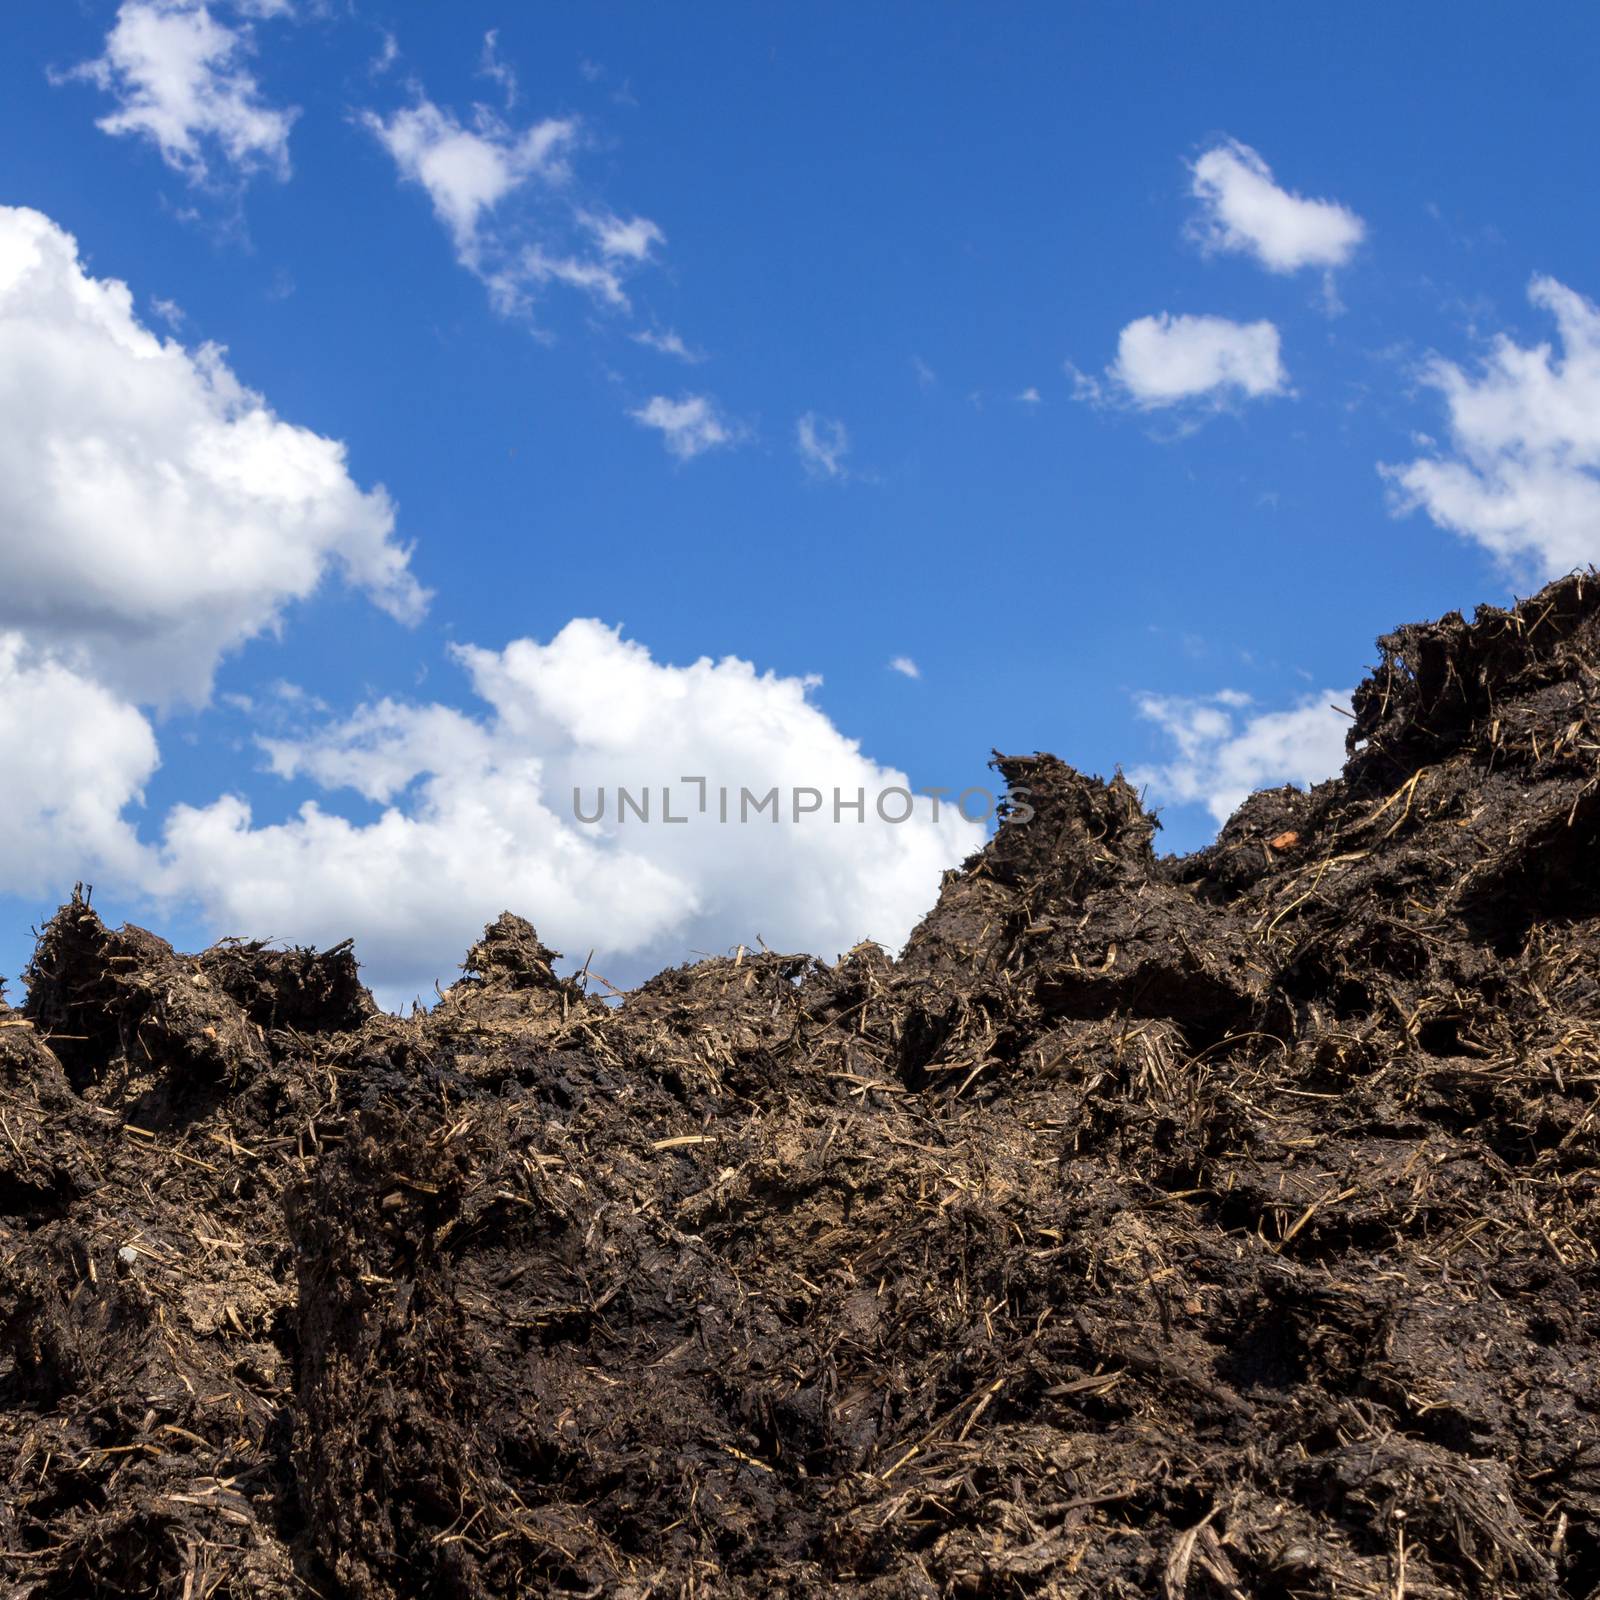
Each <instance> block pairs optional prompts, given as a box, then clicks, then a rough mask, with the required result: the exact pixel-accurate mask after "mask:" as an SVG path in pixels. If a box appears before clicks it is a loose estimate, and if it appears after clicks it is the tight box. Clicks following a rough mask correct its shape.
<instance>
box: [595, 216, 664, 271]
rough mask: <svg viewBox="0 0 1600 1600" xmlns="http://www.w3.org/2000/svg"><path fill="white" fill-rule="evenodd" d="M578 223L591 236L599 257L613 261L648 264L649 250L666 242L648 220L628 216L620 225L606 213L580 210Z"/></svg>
mask: <svg viewBox="0 0 1600 1600" xmlns="http://www.w3.org/2000/svg"><path fill="white" fill-rule="evenodd" d="M578 221H579V223H580V224H581V225H582V226H583V227H584V228H586V229H587V230H588V231H589V232H590V233H591V234H593V235H594V241H595V243H596V244H597V245H599V247H600V253H601V255H603V256H608V257H610V258H612V259H613V260H622V261H648V260H649V259H650V252H651V250H652V249H653V248H654V247H655V246H656V245H658V244H665V243H666V242H667V236H666V234H664V233H663V232H662V231H661V229H660V228H658V227H657V226H656V225H655V223H653V222H652V221H651V220H650V219H649V218H648V217H630V218H629V219H628V220H627V221H626V222H624V221H623V220H622V218H621V217H614V216H612V215H611V213H610V212H609V211H606V212H595V211H580V212H579V213H578Z"/></svg>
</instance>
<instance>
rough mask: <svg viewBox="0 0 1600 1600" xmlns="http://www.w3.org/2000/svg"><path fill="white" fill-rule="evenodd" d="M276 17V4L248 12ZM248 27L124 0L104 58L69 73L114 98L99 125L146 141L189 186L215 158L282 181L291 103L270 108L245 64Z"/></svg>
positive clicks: (151, 1)
mask: <svg viewBox="0 0 1600 1600" xmlns="http://www.w3.org/2000/svg"><path fill="white" fill-rule="evenodd" d="M245 9H246V10H247V12H248V13H250V14H253V15H256V16H271V15H278V14H282V13H283V12H284V11H286V10H287V8H286V7H284V6H280V5H256V6H254V7H246V8H245ZM251 49H252V37H251V30H250V28H249V27H248V25H246V26H242V27H237V28H233V27H228V26H227V25H226V24H225V23H222V22H219V21H218V20H217V19H216V18H215V17H214V16H213V15H212V14H211V12H210V11H209V10H208V9H207V7H206V6H205V5H204V4H202V3H200V0H123V4H122V5H121V6H120V7H119V8H118V10H117V20H116V22H115V23H114V24H113V26H112V29H111V32H110V33H109V34H107V35H106V41H105V50H104V53H103V54H101V55H100V56H98V57H97V58H96V59H95V60H93V61H87V62H85V63H84V64H83V65H82V66H80V67H77V68H74V69H73V71H72V72H70V73H68V74H66V75H65V76H66V77H68V78H79V79H84V80H87V81H88V82H91V83H93V84H95V85H96V86H97V87H99V88H100V89H103V90H104V91H105V92H106V93H107V94H110V95H112V96H114V97H115V98H116V100H117V109H116V110H115V111H113V112H111V113H110V114H109V115H107V116H104V117H101V118H100V119H99V121H98V123H97V124H96V125H97V126H98V127H100V128H102V129H104V130H105V132H107V133H110V134H130V135H132V136H134V137H136V138H142V139H148V140H149V141H150V142H151V143H152V144H154V145H155V146H156V148H157V149H158V150H160V152H161V158H162V160H163V161H165V162H166V163H167V165H168V166H169V167H172V168H174V169H175V170H176V171H178V172H181V173H183V174H184V175H185V177H187V178H189V179H190V180H191V181H192V182H202V181H204V180H205V179H207V178H208V177H209V176H210V171H211V168H210V164H209V163H210V160H211V159H214V158H215V156H217V155H220V156H221V157H222V159H223V160H224V161H225V162H226V163H227V164H228V165H229V166H231V167H232V168H233V169H234V170H235V171H236V172H237V173H238V174H239V175H240V176H249V175H250V174H252V173H254V172H257V171H261V170H266V171H269V172H271V173H273V174H275V175H276V176H277V177H279V178H287V177H288V176H289V130H290V127H291V126H292V125H293V123H294V119H295V117H296V116H297V115H298V114H299V113H298V112H297V111H296V109H295V108H294V107H290V106H282V107H280V106H273V105H269V104H268V103H267V102H266V101H265V100H263V99H262V97H261V91H260V87H259V85H258V84H257V83H256V80H255V78H254V77H253V76H252V75H251V74H250V72H249V71H248V70H247V69H246V68H245V66H244V65H243V63H244V60H245V58H246V57H247V56H248V55H249V53H250V51H251Z"/></svg>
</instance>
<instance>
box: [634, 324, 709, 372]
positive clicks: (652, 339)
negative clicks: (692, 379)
mask: <svg viewBox="0 0 1600 1600" xmlns="http://www.w3.org/2000/svg"><path fill="white" fill-rule="evenodd" d="M632 337H633V341H634V343H635V344H642V345H643V346H644V347H645V349H646V350H654V351H655V352H656V353H657V354H658V355H663V356H676V357H677V358H678V360H679V361H687V362H688V363H689V364H690V365H691V366H693V365H695V364H696V363H697V362H700V361H704V360H705V357H704V356H703V355H702V354H701V353H700V352H699V351H698V350H691V349H690V348H689V346H688V345H686V344H685V343H684V342H683V338H682V336H681V335H680V334H678V333H677V332H675V331H674V330H673V329H671V328H668V329H667V330H666V331H665V332H657V331H656V330H655V329H652V328H642V329H640V330H639V332H637V333H635V334H634V335H633V336H632Z"/></svg>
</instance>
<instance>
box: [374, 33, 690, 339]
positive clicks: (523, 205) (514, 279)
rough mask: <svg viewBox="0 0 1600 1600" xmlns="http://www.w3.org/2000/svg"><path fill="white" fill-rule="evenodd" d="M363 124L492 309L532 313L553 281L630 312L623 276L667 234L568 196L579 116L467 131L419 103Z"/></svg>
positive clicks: (476, 122) (447, 114)
mask: <svg viewBox="0 0 1600 1600" xmlns="http://www.w3.org/2000/svg"><path fill="white" fill-rule="evenodd" d="M492 37H493V36H492V35H491V36H490V38H491V39H492ZM360 120H361V122H362V124H363V126H365V127H366V128H367V129H368V131H369V132H371V133H372V135H373V136H374V137H375V138H376V139H377V140H378V142H379V143H380V144H381V145H382V146H383V147H384V149H385V150H387V151H388V152H389V154H390V156H391V157H392V158H393V160H394V163H395V166H396V168H397V169H398V171H399V173H400V177H401V180H402V181H403V182H407V183H413V184H416V185H418V186H419V187H420V188H421V189H423V190H424V191H425V193H426V194H427V196H428V198H429V200H430V201H431V202H432V204H433V210H434V214H435V215H436V216H437V217H438V219H439V221H440V222H441V223H443V225H444V227H445V229H446V231H447V232H448V233H449V235H450V238H451V242H452V243H453V244H454V246H455V252H456V259H457V260H458V261H460V263H461V264H462V266H464V267H466V268H467V269H468V271H470V272H472V273H473V274H475V275H476V276H477V277H478V278H479V279H481V280H482V282H483V283H484V285H485V287H486V288H487V289H488V291H489V297H490V301H491V303H492V304H493V305H494V306H495V308H496V309H497V310H498V311H501V312H503V313H505V314H507V315H520V314H524V313H526V312H528V311H529V310H530V309H531V306H532V303H533V299H534V297H535V295H536V293H537V291H539V290H541V289H543V288H545V287H547V286H548V285H550V284H552V283H558V284H564V285H566V286H567V287H568V288H573V289H577V290H580V291H582V292H583V293H585V294H587V295H589V296H590V297H591V298H592V299H593V300H594V301H595V302H596V303H597V304H598V305H601V306H604V307H607V308H610V309H613V310H618V311H627V310H628V309H630V305H629V299H628V295H627V292H626V290H625V289H624V287H623V279H624V276H625V275H626V274H627V273H629V272H633V271H636V270H638V269H639V268H640V267H643V266H645V265H647V264H648V263H649V262H650V260H651V253H652V251H653V250H654V249H655V247H656V246H657V245H660V244H664V243H665V242H666V235H665V234H664V233H663V232H662V230H661V229H660V228H659V227H658V226H657V225H656V224H655V223H654V222H652V221H651V220H650V219H649V218H648V217H640V216H634V217H630V218H628V219H626V220H624V219H623V218H621V217H618V216H616V215H615V214H613V213H612V212H611V211H609V210H607V209H605V208H604V207H599V206H596V205H593V204H586V203H584V202H583V201H581V200H580V199H577V198H575V197H574V195H573V193H572V190H573V188H574V175H573V168H572V157H573V155H574V153H575V151H576V149H577V147H578V143H579V135H580V128H579V125H578V123H577V122H576V121H575V120H574V119H571V118H561V117H547V118H545V119H543V120H542V121H539V122H534V123H532V124H530V125H529V126H528V127H525V128H522V129H516V128H513V127H512V126H511V125H510V124H509V123H507V122H506V121H505V119H504V118H503V117H500V116H498V115H497V114H496V113H495V112H493V111H492V110H490V109H489V108H488V107H487V106H478V107H476V108H475V110H474V114H473V119H472V122H471V124H470V125H468V124H464V123H463V122H462V121H461V120H460V119H459V118H457V117H456V115H455V114H454V113H453V112H451V111H449V110H446V109H444V108H441V107H440V106H437V105H435V104H434V103H433V102H432V101H431V100H429V99H427V98H426V97H425V96H424V97H419V99H418V100H417V102H416V104H415V105H412V106H407V107H405V108H403V109H401V110H399V111H396V112H394V113H393V114H392V115H390V116H388V117H384V116H380V115H379V114H378V113H376V112H374V111H366V112H363V113H362V115H361V119H360Z"/></svg>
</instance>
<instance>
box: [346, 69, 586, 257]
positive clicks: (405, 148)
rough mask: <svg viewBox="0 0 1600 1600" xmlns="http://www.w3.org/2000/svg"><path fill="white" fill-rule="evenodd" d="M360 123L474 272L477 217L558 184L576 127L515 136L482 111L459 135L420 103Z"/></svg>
mask: <svg viewBox="0 0 1600 1600" xmlns="http://www.w3.org/2000/svg"><path fill="white" fill-rule="evenodd" d="M361 121H362V123H363V125H364V126H365V127H366V128H367V129H368V130H369V131H370V132H371V133H372V134H373V135H374V136H375V137H376V138H377V139H378V141H379V142H380V143H381V144H382V145H383V147H384V149H385V150H387V151H388V152H389V154H390V155H391V156H392V157H393V158H394V162H395V165H396V166H397V167H398V168H399V169H400V175H401V177H402V178H404V179H406V180H407V181H408V182H411V183H415V184H419V185H421V187H422V188H423V189H424V190H426V191H427V195H428V198H429V199H430V200H431V201H432V202H433V209H434V212H435V214H436V215H437V216H438V218H439V220H440V221H441V222H442V223H443V224H444V225H445V227H446V228H447V229H448V230H449V232H450V237H451V239H452V240H453V241H454V243H455V247H456V254H457V256H458V257H459V258H460V260H461V263H462V265H463V266H466V267H470V268H471V269H472V270H473V271H475V272H477V271H480V270H483V268H484V249H485V241H484V240H483V238H482V237H481V236H480V229H481V226H482V223H483V221H484V218H485V217H486V216H487V215H488V214H489V213H490V212H492V211H493V210H494V208H495V207H496V206H498V205H499V204H500V202H501V201H502V200H504V199H505V198H506V196H507V195H509V194H511V193H512V191H513V190H516V189H519V188H521V187H522V186H523V185H524V184H527V183H530V182H534V181H540V182H543V183H546V184H550V185H557V184H561V183H564V182H565V181H566V179H567V178H568V176H569V175H570V169H569V167H568V165H567V154H568V152H569V151H570V150H571V147H572V144H573V141H574V139H575V138H576V137H577V131H578V129H577V124H576V123H575V122H572V121H568V120H563V119H560V118H553V117H550V118H546V119H545V120H544V121H542V122H536V123H534V124H533V125H532V126H531V127H528V128H525V129H523V131H522V132H520V133H518V132H516V131H514V130H513V129H511V128H509V127H507V126H506V124H505V123H503V122H502V121H501V120H500V119H499V118H497V117H495V116H494V115H493V114H492V113H490V112H488V111H487V110H485V109H483V108H481V107H480V108H479V111H478V118H477V125H476V126H475V127H472V128H466V127H463V126H462V125H461V123H460V122H458V121H457V120H456V118H455V117H454V116H453V115H452V114H451V113H450V112H448V111H442V110H440V108H439V107H438V106H436V105H434V103H433V102H432V101H431V100H427V99H421V100H419V101H418V102H417V104H416V105H414V106H408V107H406V108H404V109H403V110H400V111H397V112H395V114H394V115H393V116H392V117H389V118H388V119H385V118H383V117H380V116H379V115H378V114H377V113H376V112H373V111H367V112H363V113H362V117H361Z"/></svg>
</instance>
